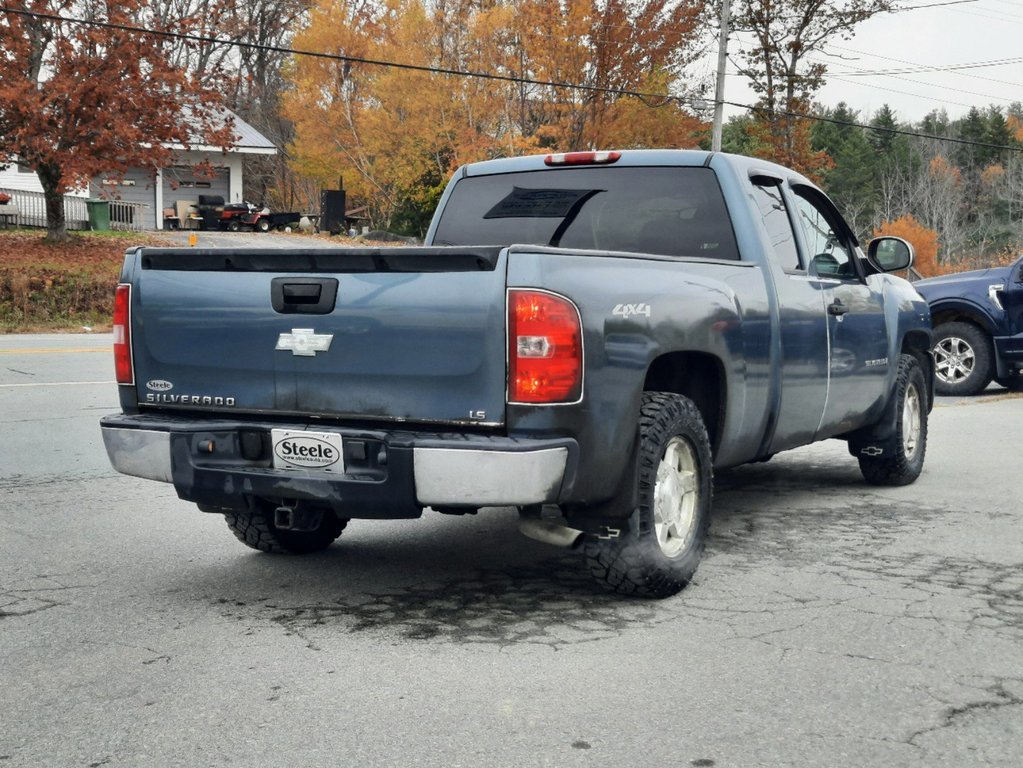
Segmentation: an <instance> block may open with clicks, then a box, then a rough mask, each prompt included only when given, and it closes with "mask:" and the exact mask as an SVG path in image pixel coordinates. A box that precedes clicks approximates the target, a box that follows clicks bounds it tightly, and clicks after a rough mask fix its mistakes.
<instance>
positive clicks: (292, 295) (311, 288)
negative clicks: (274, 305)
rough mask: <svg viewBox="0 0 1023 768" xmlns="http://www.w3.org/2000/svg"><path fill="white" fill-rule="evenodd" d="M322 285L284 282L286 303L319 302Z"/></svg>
mask: <svg viewBox="0 0 1023 768" xmlns="http://www.w3.org/2000/svg"><path fill="white" fill-rule="evenodd" d="M322 289H323V286H322V285H293V284H291V283H285V284H284V303H285V304H319V303H320V291H321V290H322Z"/></svg>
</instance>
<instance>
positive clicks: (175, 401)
mask: <svg viewBox="0 0 1023 768" xmlns="http://www.w3.org/2000/svg"><path fill="white" fill-rule="evenodd" d="M145 394H146V402H147V403H165V404H168V405H217V406H226V407H228V408H230V407H232V406H234V403H235V399H234V398H233V397H215V396H213V395H167V394H163V393H153V392H146V393H145Z"/></svg>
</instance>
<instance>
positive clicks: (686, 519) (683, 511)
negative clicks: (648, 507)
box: [654, 437, 699, 557]
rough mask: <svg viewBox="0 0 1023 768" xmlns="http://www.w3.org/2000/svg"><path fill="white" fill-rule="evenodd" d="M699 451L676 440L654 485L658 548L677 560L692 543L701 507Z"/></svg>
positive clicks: (660, 465)
mask: <svg viewBox="0 0 1023 768" xmlns="http://www.w3.org/2000/svg"><path fill="white" fill-rule="evenodd" d="M698 471H699V464H698V462H697V459H696V450H695V449H694V448H693V446H692V445H691V444H690V443H689V441H688V440H686V439H684V438H681V437H673V438H671V440H669V441H668V444H667V445H666V446H665V448H664V455H663V456H662V457H661V463H660V464H658V466H657V481H656V483H655V485H654V531H655V533H656V534H657V545H658V546H659V547H660V548H661V551H662V552H663V553H664V554H665V555H667V556H668V557H675V556H676V555H678V554H679V553H680V552H682V551H683V550H684V549H685V548H686V547H688V546H689V544H690V543H691V542H692V540H693V534H694V531H695V529H696V511H697V504H698V503H699V489H698V487H697V475H698Z"/></svg>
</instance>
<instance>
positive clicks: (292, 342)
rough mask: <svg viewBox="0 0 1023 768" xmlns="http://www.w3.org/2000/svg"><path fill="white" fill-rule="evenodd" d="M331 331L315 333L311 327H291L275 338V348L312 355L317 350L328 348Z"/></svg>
mask: <svg viewBox="0 0 1023 768" xmlns="http://www.w3.org/2000/svg"><path fill="white" fill-rule="evenodd" d="M333 340H334V334H333V333H316V331H314V330H313V329H312V328H292V329H291V333H282V334H281V335H280V337H278V339H277V349H283V350H291V353H292V354H293V355H301V356H302V357H313V356H314V355H315V354H316V353H317V352H326V351H327V350H328V349H330V342H331V341H333Z"/></svg>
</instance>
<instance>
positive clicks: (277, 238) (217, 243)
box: [162, 230, 361, 248]
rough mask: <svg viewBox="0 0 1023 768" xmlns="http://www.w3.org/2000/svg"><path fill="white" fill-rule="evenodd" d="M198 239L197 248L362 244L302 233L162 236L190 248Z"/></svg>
mask: <svg viewBox="0 0 1023 768" xmlns="http://www.w3.org/2000/svg"><path fill="white" fill-rule="evenodd" d="M193 235H194V236H195V238H196V243H195V245H196V247H198V248H337V247H341V246H352V245H361V243H359V242H357V241H355V240H352V239H351V238H349V237H330V236H329V235H326V234H316V235H314V234H305V233H302V232H201V231H197V230H164V231H163V232H162V236H163V237H165V238H167V239H168V240H170V241H171V243H173V244H174V245H183V246H187V245H190V243H189V238H191V237H192V236H193Z"/></svg>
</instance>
